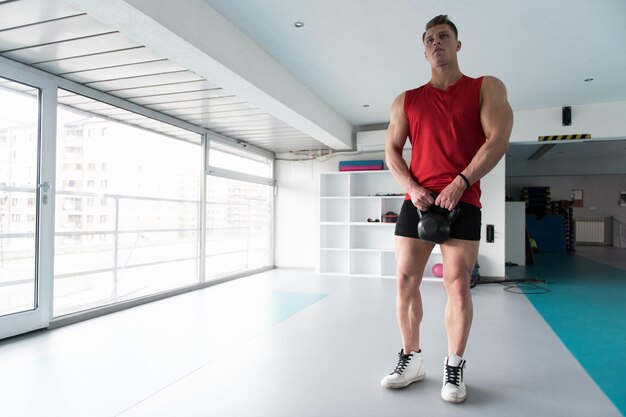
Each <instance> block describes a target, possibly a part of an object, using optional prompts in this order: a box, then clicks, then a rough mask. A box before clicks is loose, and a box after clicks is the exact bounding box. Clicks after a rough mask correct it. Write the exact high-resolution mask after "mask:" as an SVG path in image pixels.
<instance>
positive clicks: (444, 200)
mask: <svg viewBox="0 0 626 417" xmlns="http://www.w3.org/2000/svg"><path fill="white" fill-rule="evenodd" d="M466 189H467V184H465V181H463V179H462V178H461V177H456V178H455V179H454V180H452V182H451V183H450V184H448V186H447V187H446V188H444V189H443V191H441V193H439V195H438V196H437V199H436V200H435V205H436V206H439V207H442V208H445V209H446V210H450V211H452V210H454V208H455V207H456V206H457V204H459V200H460V199H461V196H463V192H464V191H465V190H466Z"/></svg>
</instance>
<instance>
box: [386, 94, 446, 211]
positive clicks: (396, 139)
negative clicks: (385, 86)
mask: <svg viewBox="0 0 626 417" xmlns="http://www.w3.org/2000/svg"><path fill="white" fill-rule="evenodd" d="M389 119H390V120H389V127H388V128H387V139H386V141H385V159H386V161H387V166H388V167H389V170H390V171H391V173H392V174H393V176H394V177H395V179H396V181H398V182H399V183H400V184H401V185H402V186H403V187H404V189H405V190H406V192H407V193H409V195H410V196H411V201H413V204H414V205H415V206H416V207H417V208H419V209H420V210H422V211H425V210H427V209H428V207H429V206H430V205H431V204H432V203H433V202H434V201H435V200H434V198H433V197H432V195H431V193H430V192H429V191H428V190H426V189H425V188H423V187H420V186H419V184H418V183H417V182H416V181H415V179H414V178H413V176H412V175H411V172H410V170H409V167H408V166H407V164H406V161H405V160H404V158H403V157H402V150H403V149H404V144H405V143H406V140H407V137H408V136H409V123H408V121H407V119H406V115H405V114H404V93H402V94H400V95H399V96H398V97H396V98H395V100H394V101H393V104H392V105H391V116H390V118H389Z"/></svg>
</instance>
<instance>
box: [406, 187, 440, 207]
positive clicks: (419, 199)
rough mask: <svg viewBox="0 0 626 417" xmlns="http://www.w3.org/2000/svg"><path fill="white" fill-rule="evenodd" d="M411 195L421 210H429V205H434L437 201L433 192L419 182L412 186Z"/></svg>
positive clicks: (415, 204)
mask: <svg viewBox="0 0 626 417" xmlns="http://www.w3.org/2000/svg"><path fill="white" fill-rule="evenodd" d="M409 195H410V196H411V201H412V202H413V205H414V206H415V207H417V208H418V209H419V210H421V211H427V210H428V207H430V206H432V205H433V203H434V202H435V198H434V197H433V195H432V193H431V192H430V191H428V190H427V189H426V188H424V187H420V186H419V185H417V184H415V185H414V186H412V187H410V190H409Z"/></svg>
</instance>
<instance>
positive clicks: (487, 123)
mask: <svg viewBox="0 0 626 417" xmlns="http://www.w3.org/2000/svg"><path fill="white" fill-rule="evenodd" d="M480 120H481V122H482V125H483V131H484V132H485V137H486V142H485V143H484V144H483V146H481V147H480V149H478V152H476V155H474V158H473V159H472V161H471V162H470V163H469V165H468V166H467V167H466V168H465V169H464V170H463V172H461V174H463V175H464V176H465V177H466V178H467V180H468V181H469V183H470V185H471V184H473V183H475V182H476V181H478V180H480V179H481V178H482V177H484V176H485V175H487V173H489V171H491V170H492V169H493V167H495V166H496V165H497V164H498V162H499V161H500V159H502V156H504V154H505V153H506V151H507V150H508V149H509V137H510V136H511V130H512V129H513V110H512V109H511V105H510V104H509V101H508V99H507V96H506V87H505V86H504V83H503V82H502V81H500V80H499V79H497V78H495V77H485V78H484V79H483V84H482V87H481V105H480ZM466 188H467V184H465V181H464V180H463V178H461V177H460V176H457V177H456V178H455V179H454V180H453V181H452V182H451V183H450V184H449V185H448V186H447V187H446V188H445V189H444V190H443V191H442V192H441V193H440V194H439V196H437V200H436V201H435V204H436V205H438V206H441V207H444V208H446V209H448V210H452V209H453V208H454V207H456V205H457V204H458V202H459V200H460V199H461V196H462V195H463V191H465V189H466Z"/></svg>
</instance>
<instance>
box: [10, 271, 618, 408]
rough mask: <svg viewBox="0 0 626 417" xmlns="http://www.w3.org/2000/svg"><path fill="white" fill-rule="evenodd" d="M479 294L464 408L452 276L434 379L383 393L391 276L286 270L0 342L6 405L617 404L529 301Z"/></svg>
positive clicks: (431, 370)
mask: <svg viewBox="0 0 626 417" xmlns="http://www.w3.org/2000/svg"><path fill="white" fill-rule="evenodd" d="M309 293H312V294H326V296H325V297H323V298H321V299H320V300H319V301H316V302H313V303H312V304H310V305H309V306H308V307H306V308H304V309H301V310H299V311H297V312H295V314H291V313H293V312H294V311H296V310H298V309H297V308H296V309H295V310H294V305H295V304H294V305H292V304H290V303H291V302H290V300H292V299H293V300H297V299H299V297H298V294H304V295H307V294H309ZM473 295H474V305H475V318H474V326H473V329H472V334H471V337H470V344H469V347H468V351H467V353H466V358H467V361H468V364H467V367H466V370H465V379H466V383H467V386H468V391H469V397H468V399H467V401H466V402H465V403H463V404H461V405H453V404H449V403H446V402H444V401H442V400H441V398H440V397H439V390H440V384H441V372H442V361H443V357H444V355H445V353H446V347H445V332H444V328H443V308H444V303H445V292H444V289H443V287H442V285H441V283H439V282H425V283H424V284H423V299H424V303H425V320H424V324H423V331H422V334H423V336H422V339H423V345H422V349H423V351H424V356H425V365H426V372H427V378H426V380H424V381H422V382H419V383H416V384H413V385H412V386H410V387H408V388H406V389H404V390H386V389H384V388H381V387H380V385H379V381H380V379H381V378H382V377H383V376H384V375H385V374H387V373H389V372H391V371H392V370H393V368H394V367H395V364H396V361H397V356H396V355H397V352H398V350H399V349H400V339H399V333H398V330H397V326H396V321H395V313H394V303H395V282H394V280H392V279H374V278H370V279H367V278H348V277H339V276H318V275H316V274H313V273H310V272H303V271H291V270H274V271H269V272H265V273H263V274H259V275H257V276H253V277H249V278H245V279H240V280H237V281H233V282H230V283H227V284H222V285H219V286H215V287H212V288H208V289H205V290H202V291H196V292H193V293H188V294H183V295H180V296H176V297H172V298H170V299H166V300H162V301H159V302H155V303H151V304H148V305H144V306H141V307H137V308H134V309H130V310H126V311H123V312H119V313H115V314H111V315H108V316H104V317H100V318H97V319H93V320H89V321H86V322H82V323H79V324H75V325H71V326H67V327H63V328H60V329H56V330H52V331H44V332H39V333H34V334H31V335H26V336H23V337H19V338H14V339H9V340H5V341H3V342H0V375H2V378H0V396H1V398H2V400H1V401H0V416H3V417H18V416H19V417H21V416H24V417H26V416H28V417H30V416H33V417H34V416H37V417H73V416H80V417H85V416H89V417H99V416H102V417H105V416H106V417H111V416H121V417H139V416H141V417H148V416H149V417H159V416H167V417H173V416H176V417H180V416H182V417H193V416H219V417H227V416H237V417H253V416H254V417H256V416H281V417H287V416H294V417H297V416H309V417H323V416H359V417H366V416H377V417H385V416H394V417H396V416H398V417H399V416H448V415H450V416H452V415H454V416H498V417H502V416H524V417H526V416H568V417H575V416H585V417H588V416H594V417H595V416H603V417H605V416H619V415H620V413H619V412H618V410H617V409H616V408H615V407H614V406H613V404H612V403H611V402H610V401H609V400H608V399H607V397H606V396H605V395H604V394H603V393H602V392H601V390H600V389H599V388H598V387H597V386H596V384H595V383H594V382H593V381H592V380H591V379H590V377H589V376H588V375H587V374H586V373H585V372H584V370H583V369H582V367H581V366H580V365H579V364H578V362H577V361H576V360H575V359H574V358H573V357H572V355H571V354H570V353H569V351H568V350H567V349H566V348H565V346H564V345H563V344H562V343H561V342H560V340H559V339H558V337H557V336H556V335H555V334H554V333H553V332H552V330H551V329H550V328H549V326H548V325H547V324H546V322H545V321H544V320H543V319H542V318H541V317H540V316H539V314H538V313H537V312H536V310H535V309H534V308H533V307H532V306H531V304H530V303H529V302H528V301H527V299H526V297H525V296H523V295H518V294H511V293H508V292H505V291H503V290H502V288H501V287H499V286H497V285H484V286H479V287H476V288H475V289H474V290H473ZM289 309H291V310H289Z"/></svg>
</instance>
